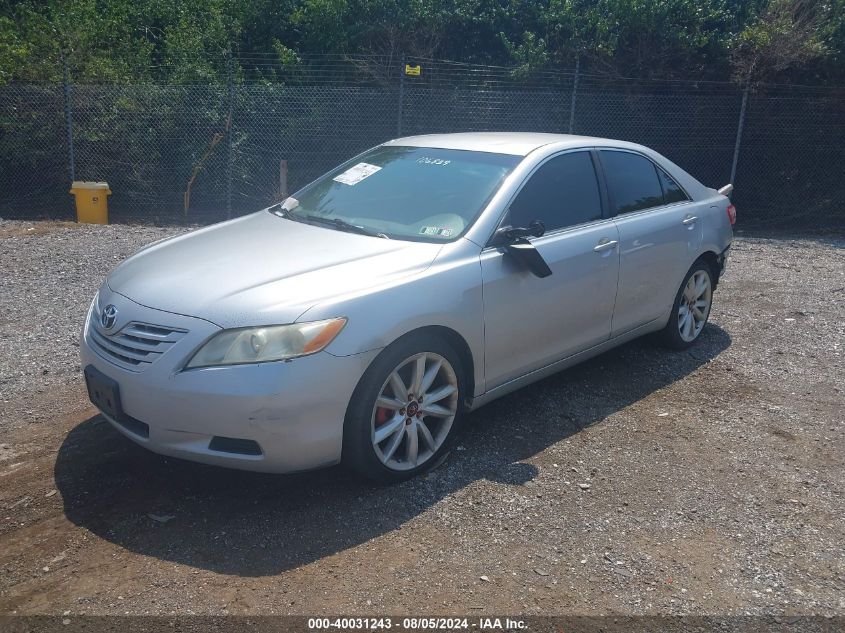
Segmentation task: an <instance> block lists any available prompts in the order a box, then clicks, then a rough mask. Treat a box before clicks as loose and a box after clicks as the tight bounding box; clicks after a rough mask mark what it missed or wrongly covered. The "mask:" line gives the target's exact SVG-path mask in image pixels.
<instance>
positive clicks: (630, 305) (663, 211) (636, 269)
mask: <svg viewBox="0 0 845 633" xmlns="http://www.w3.org/2000/svg"><path fill="white" fill-rule="evenodd" d="M599 156H600V158H601V165H602V168H603V170H604V175H605V178H606V182H607V189H608V197H609V202H610V206H611V210H612V212H613V214H614V216H615V222H616V226H617V228H618V230H619V247H620V250H619V289H618V291H617V294H616V306H615V308H614V312H613V326H612V329H611V335H612V336H618V335H620V334H624V333H625V332H628V331H630V330H633V329H634V328H637V327H639V326H641V325H645V324H646V323H649V322H651V321H654V320H655V319H659V318H664V317H667V316H668V315H669V309H670V307H671V305H672V301H673V300H674V298H675V294H676V293H677V291H678V287H679V285H680V283H681V281H682V280H683V276H684V275H685V274H686V272H687V270H688V269H689V267H690V265H691V264H692V262H693V260H694V259H695V257H696V254H697V253H698V250H699V247H700V244H701V235H702V229H701V226H702V219H701V218H699V216H700V215H701V214H700V213H696V209H695V204H694V203H693V202H692V201H691V200H690V198H689V196H688V195H687V194H686V192H684V190H683V189H682V188H681V187H680V186H679V185H678V184H677V183H676V182H675V181H674V179H672V178H671V176H669V175H668V174H667V173H666V172H665V171H664V170H663V169H661V168H660V167H659V166H657V165H656V164H655V163H653V162H652V161H651V159H649V158H647V157H646V156H644V155H642V154H639V153H637V152H632V151H628V150H615V149H614V150H605V149H603V150H601V151H599Z"/></svg>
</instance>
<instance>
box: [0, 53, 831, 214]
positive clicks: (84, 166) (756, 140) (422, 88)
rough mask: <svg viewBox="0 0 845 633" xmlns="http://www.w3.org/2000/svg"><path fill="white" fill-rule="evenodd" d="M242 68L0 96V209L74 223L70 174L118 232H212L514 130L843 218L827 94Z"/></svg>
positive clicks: (6, 89)
mask: <svg viewBox="0 0 845 633" xmlns="http://www.w3.org/2000/svg"><path fill="white" fill-rule="evenodd" d="M252 61H254V60H232V62H231V63H229V64H228V69H229V71H228V75H227V77H228V79H226V78H224V80H223V81H221V82H219V83H218V84H211V85H179V84H172V83H163V82H162V83H144V84H129V85H101V84H98V85H79V84H75V83H73V82H72V80H71V81H68V82H66V83H65V84H63V85H54V84H27V85H23V84H9V85H5V86H0V217H3V218H41V217H49V218H71V217H73V202H72V199H71V196H70V195H69V193H68V190H69V188H70V182H71V180H72V179H73V178H76V179H77V180H104V181H107V182H108V183H109V185H110V187H111V189H112V191H113V192H114V193H113V195H112V196H111V198H110V201H109V206H110V211H111V215H112V218H113V219H114V220H115V221H117V222H131V221H141V222H157V223H162V222H180V221H185V222H191V223H204V222H211V221H215V220H219V219H223V218H226V217H233V216H236V215H241V214H244V213H249V212H252V211H254V210H256V209H259V208H261V207H264V206H267V205H269V204H271V203H273V202H274V201H277V200H280V199H281V198H283V197H284V196H285V195H286V194H287V193H288V192H293V191H295V190H296V189H298V188H299V187H301V186H302V185H304V184H306V183H307V182H309V181H311V180H312V179H314V178H315V177H317V176H319V175H320V174H321V173H323V172H324V171H326V170H328V169H329V168H331V167H333V166H334V165H336V164H338V163H339V162H341V161H343V160H345V159H347V158H349V157H350V156H352V155H354V154H356V153H358V152H360V151H363V150H364V149H366V148H368V147H371V146H373V145H376V144H378V143H381V142H383V141H386V140H388V139H391V138H396V137H397V136H403V135H411V134H425V133H436V132H458V131H480V130H517V131H543V132H560V133H575V134H584V135H591V136H603V137H609V138H617V139H623V140H628V141H634V142H638V143H642V144H645V145H648V146H650V147H653V148H654V149H656V150H657V151H659V152H661V153H662V154H664V155H666V156H667V157H668V158H670V159H672V160H673V161H675V162H676V163H678V164H679V165H681V166H682V167H684V168H685V169H687V170H688V171H689V172H690V173H692V174H693V175H694V176H695V177H696V178H698V179H699V180H701V181H702V182H703V183H704V184H706V185H709V186H712V187H719V186H721V185H724V184H726V183H728V182H731V181H732V180H733V182H734V185H735V193H734V200H735V202H736V204H737V206H738V208H739V210H740V219H741V223H742V224H743V225H746V226H752V225H757V226H766V227H786V228H790V227H813V228H816V227H821V226H828V227H843V226H845V210H843V207H842V206H841V205H840V204H838V203H839V200H840V199H842V198H843V197H845V178H843V173H845V169H843V166H845V161H843V158H845V116H843V114H845V100H844V99H843V91H842V90H841V89H819V88H815V89H810V88H800V87H791V88H787V87H763V88H760V89H757V90H753V91H746V92H745V93H744V92H743V90H741V89H740V88H739V87H737V86H736V85H735V84H731V83H728V82H725V83H719V82H695V81H684V82H678V81H673V82H665V81H643V80H619V79H612V80H611V79H607V78H605V77H601V76H597V75H594V74H590V73H588V72H583V71H581V70H580V69H578V68H575V69H573V70H571V71H566V72H535V73H531V72H526V71H523V70H521V69H513V68H500V67H490V66H472V65H466V64H457V63H453V62H439V61H437V62H436V61H431V60H421V59H408V60H401V61H400V60H395V59H393V60H385V59H377V58H360V59H345V60H337V61H333V62H332V63H331V64H330V65H327V64H323V65H316V66H315V65H310V66H304V65H303V66H297V67H293V68H290V67H278V66H273V67H272V68H269V71H270V72H268V69H266V68H263V67H262V66H261V64H256V63H252V64H251V65H250V62H252ZM405 64H408V65H410V66H411V67H412V68H413V67H416V66H419V70H420V72H419V75H409V74H406V68H405ZM267 66H270V65H269V64H267ZM743 104H744V105H743Z"/></svg>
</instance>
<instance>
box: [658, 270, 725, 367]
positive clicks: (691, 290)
mask: <svg viewBox="0 0 845 633" xmlns="http://www.w3.org/2000/svg"><path fill="white" fill-rule="evenodd" d="M712 303H713V271H712V269H711V268H710V266H709V265H708V264H707V262H705V261H703V260H698V261H697V262H695V264H693V266H692V268H690V270H689V272H688V273H687V275H686V277H684V281H683V283H681V287H680V288H679V289H678V294H677V295H676V296H675V303H674V304H673V305H672V313H671V314H670V316H669V322H668V323H667V324H666V327H665V328H664V329H663V331H662V332H661V339H662V341H663V343H664V344H665V345H667V346H668V347H671V348H673V349H678V350H681V349H687V348H688V347H690V346H691V345H692V344H693V343H695V342H696V341H697V340H698V337H699V336H700V335H701V332H702V331H703V330H704V326H705V325H706V324H707V319H708V317H709V316H710V307H711V305H712Z"/></svg>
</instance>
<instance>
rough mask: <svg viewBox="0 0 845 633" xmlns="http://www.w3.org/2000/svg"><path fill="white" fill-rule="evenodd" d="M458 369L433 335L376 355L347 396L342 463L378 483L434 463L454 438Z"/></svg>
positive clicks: (460, 389) (407, 475)
mask: <svg viewBox="0 0 845 633" xmlns="http://www.w3.org/2000/svg"><path fill="white" fill-rule="evenodd" d="M463 384H464V380H463V367H462V365H461V361H460V357H459V356H458V355H457V354H456V353H455V351H454V350H453V349H452V348H451V346H449V345H448V344H446V343H445V342H443V341H441V340H440V339H438V338H436V337H431V336H414V337H410V338H408V339H405V340H400V341H398V342H396V343H394V344H393V345H391V346H390V347H388V348H387V349H386V350H385V351H384V352H382V353H381V354H380V355H379V356H378V357H377V358H376V360H375V361H374V362H373V364H372V365H371V366H370V367H369V369H367V371H366V373H365V374H364V376H363V378H362V379H361V382H360V383H359V384H358V386H357V387H356V389H355V392H354V393H353V395H352V401H351V402H350V403H349V407H348V409H347V415H346V421H345V423H344V436H343V461H344V463H345V464H347V465H348V466H350V467H351V468H353V469H354V470H356V471H358V472H359V473H361V474H363V475H365V476H366V477H369V478H370V479H375V480H377V481H381V482H384V483H390V482H395V481H402V480H404V479H409V478H411V477H414V476H415V475H418V474H420V473H422V472H425V471H426V470H428V469H430V468H432V467H434V466H436V465H437V464H438V463H440V461H441V458H442V457H443V456H444V455H445V454H446V452H447V451H448V450H449V447H450V445H451V440H452V438H453V437H454V435H455V430H456V427H457V423H458V421H459V418H460V414H461V406H460V404H461V402H462V401H463V397H464V391H463Z"/></svg>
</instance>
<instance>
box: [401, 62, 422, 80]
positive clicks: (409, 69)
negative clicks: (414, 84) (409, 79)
mask: <svg viewBox="0 0 845 633" xmlns="http://www.w3.org/2000/svg"><path fill="white" fill-rule="evenodd" d="M405 74H406V75H412V76H414V77H419V76H420V65H419V64H417V65H416V66H411V65H410V64H405Z"/></svg>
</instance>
